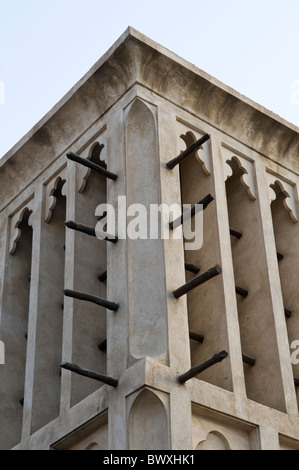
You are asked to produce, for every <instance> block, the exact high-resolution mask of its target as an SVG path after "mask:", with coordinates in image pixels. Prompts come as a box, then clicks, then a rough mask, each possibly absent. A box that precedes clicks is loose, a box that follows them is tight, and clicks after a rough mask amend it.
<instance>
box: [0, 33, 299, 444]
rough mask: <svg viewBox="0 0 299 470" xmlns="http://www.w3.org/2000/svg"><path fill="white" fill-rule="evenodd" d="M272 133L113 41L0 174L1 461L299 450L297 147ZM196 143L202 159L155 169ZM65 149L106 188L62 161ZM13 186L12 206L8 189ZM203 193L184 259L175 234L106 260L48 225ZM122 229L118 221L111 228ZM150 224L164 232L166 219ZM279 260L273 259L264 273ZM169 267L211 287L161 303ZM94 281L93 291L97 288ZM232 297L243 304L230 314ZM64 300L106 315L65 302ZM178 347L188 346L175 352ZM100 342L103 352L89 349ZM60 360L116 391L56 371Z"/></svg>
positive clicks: (88, 241) (195, 80)
mask: <svg viewBox="0 0 299 470" xmlns="http://www.w3.org/2000/svg"><path fill="white" fill-rule="evenodd" d="M111 77H112V78H113V79H111ZM169 77H170V78H169ZM190 80H191V82H190ZM187 84H188V85H187ZM191 84H192V87H191ZM208 92H209V93H208ZM103 93H104V95H105V99H104V100H101V97H102V95H103ZM205 93H207V94H208V95H209V96H210V101H207V100H206V98H205V96H206V95H205ZM275 119H276V118H275V117H274V116H273V115H271V113H269V112H266V110H263V109H262V108H261V107H259V106H258V105H255V104H254V103H251V102H249V100H247V99H245V98H241V97H240V96H239V95H238V94H237V93H235V92H233V91H232V90H229V89H228V88H227V87H225V86H223V85H222V84H219V83H217V82H216V81H215V80H214V79H213V80H212V79H211V77H208V76H207V75H206V74H204V73H203V72H201V71H198V70H197V69H195V68H194V67H193V66H190V64H187V63H185V62H184V61H182V60H181V59H179V58H177V57H175V56H174V55H173V54H171V53H169V52H167V51H166V50H164V49H162V48H161V47H160V46H157V45H156V44H155V43H152V42H151V41H150V40H148V39H147V38H144V37H142V36H141V35H140V34H139V33H137V32H134V31H133V30H129V32H127V33H126V34H125V35H124V36H123V37H122V38H121V39H120V40H119V42H118V43H117V44H116V45H115V46H114V47H113V48H112V49H111V50H110V51H109V52H108V53H107V55H106V56H105V57H104V58H103V59H102V60H100V62H99V63H98V64H97V65H96V66H95V67H94V68H93V69H92V71H91V72H90V73H89V74H88V75H87V76H86V77H85V78H84V79H83V81H81V82H80V84H78V86H77V88H76V89H74V90H73V91H72V92H70V94H69V95H68V96H67V97H66V98H65V99H64V100H63V102H62V103H60V105H59V106H57V107H56V108H55V109H54V110H53V112H52V113H51V114H50V115H49V116H48V117H47V119H46V118H45V120H43V121H42V122H41V123H40V124H39V125H38V126H37V127H38V128H36V129H35V131H34V132H32V134H31V135H30V136H28V140H27V141H23V142H22V143H20V144H19V145H18V146H17V147H16V148H15V149H14V150H13V151H12V152H11V154H9V155H8V156H6V157H5V158H4V160H3V162H2V166H1V167H0V180H1V181H4V183H5V184H4V183H3V185H2V184H1V186H0V193H1V196H3V198H2V205H1V212H0V226H1V229H2V230H1V232H0V237H1V238H0V240H1V244H0V295H1V297H0V301H1V304H0V305H1V310H0V312H1V317H0V340H2V341H4V343H5V347H6V357H7V362H6V364H5V365H0V374H1V377H3V379H2V378H1V380H0V395H1V400H0V403H1V404H0V408H1V416H3V417H4V419H1V421H0V428H1V427H2V430H1V429H0V436H2V437H1V444H0V447H1V448H3V449H6V448H12V447H14V448H15V449H49V448H54V449H70V450H75V449H88V450H89V449H90V450H92V449H93V450H96V449H111V450H113V449H140V448H143V449H174V450H177V449H198V450H204V449H223V450H225V449H246V450H248V449H280V448H281V449H289V448H292V449H298V448H299V434H298V429H299V426H298V424H299V416H298V401H297V400H298V398H297V397H298V389H297V388H296V387H295V383H294V378H297V379H298V378H299V376H298V373H299V372H298V366H297V365H293V364H292V363H291V351H290V345H291V342H292V341H294V340H296V339H298V340H299V332H298V321H297V317H296V311H297V309H298V298H297V297H298V296H297V295H296V292H297V286H296V272H297V269H298V267H297V265H298V263H297V262H296V260H297V255H296V253H297V251H298V250H297V247H296V243H297V242H296V240H297V238H298V237H297V236H296V234H297V231H298V230H299V229H298V190H297V185H298V182H299V180H298V173H297V161H296V159H295V157H294V155H295V154H296V149H297V148H298V145H299V137H298V130H296V129H294V128H293V127H292V126H291V125H288V124H287V123H284V122H283V121H282V120H280V119H279V118H277V120H275ZM257 122H259V123H260V125H259V127H257V125H256V123H257ZM274 128H275V129H276V130H277V134H275V138H273V141H272V142H269V139H268V140H267V139H266V134H267V135H268V133H269V130H271V129H274ZM206 133H207V134H208V135H209V136H210V139H209V140H208V141H207V142H206V143H205V144H204V145H203V148H202V149H199V150H198V151H196V152H193V154H191V155H190V156H189V157H188V158H187V159H186V161H185V162H184V163H182V164H181V165H180V166H176V167H175V168H174V169H173V170H169V169H168V168H167V167H166V163H167V162H168V161H169V160H171V159H172V158H174V157H175V156H177V155H178V154H179V153H180V152H181V151H182V150H184V149H185V148H186V147H187V146H188V145H190V144H191V143H192V142H194V141H195V140H197V139H199V138H200V137H201V136H203V135H204V134H206ZM286 140H287V141H288V143H289V145H288V147H286V146H285V141H286ZM282 142H283V143H282ZM41 149H42V154H43V155H44V159H43V160H42V159H40V157H39V155H40V153H39V151H41ZM33 150H34V151H33ZM281 150H284V152H283V153H281ZM69 151H72V152H75V153H77V154H78V155H80V156H81V157H83V158H86V159H91V160H92V161H94V162H97V163H98V164H100V165H101V166H102V167H105V168H107V169H108V170H109V171H111V172H113V173H115V174H116V175H117V179H116V180H115V181H112V180H108V179H107V180H106V179H105V178H104V177H103V176H100V175H99V174H97V173H95V172H93V171H90V170H88V169H87V168H85V167H83V166H81V165H79V164H76V163H74V162H72V161H69V160H67V158H66V153H67V152H69ZM28 155H33V157H32V159H29V157H28ZM282 155H283V157H282ZM24 161H26V165H24V164H23V162H24ZM18 168H19V169H20V168H22V169H23V173H22V180H21V181H19V176H16V169H18ZM14 178H16V181H15V183H16V185H18V184H19V186H18V190H16V188H15V187H11V185H9V184H7V181H6V180H7V179H10V181H12V180H13V179H14ZM273 188H274V190H273ZM207 194H211V195H212V197H213V201H212V202H211V203H210V204H209V206H208V207H207V208H206V209H205V210H204V213H203V243H202V246H201V247H200V248H198V249H196V250H193V251H190V250H187V249H186V245H185V244H184V240H183V238H182V237H177V238H176V236H175V233H176V234H179V233H180V231H181V229H180V228H178V229H176V230H177V231H176V232H171V233H170V237H169V238H167V239H161V238H160V239H158V240H142V239H141V240H140V239H137V240H131V239H126V238H125V237H124V238H120V239H119V240H118V241H117V243H115V244H114V243H109V242H106V241H103V240H98V239H97V238H94V237H90V236H88V235H86V234H83V233H80V232H76V231H73V230H71V229H68V228H66V227H65V225H64V220H75V221H77V222H79V223H83V224H87V225H90V226H93V227H94V226H95V224H96V222H97V218H96V216H95V209H96V207H97V205H98V204H100V203H103V202H108V203H111V204H112V205H113V206H114V208H115V209H116V208H117V206H118V202H119V200H118V197H119V196H122V197H124V196H126V198H127V199H126V206H124V210H126V208H128V207H129V206H130V205H131V204H133V203H143V204H144V205H145V207H147V208H148V207H149V204H162V203H164V204H168V205H171V204H178V205H181V204H194V203H196V202H198V201H199V200H200V199H201V198H202V197H204V196H206V195H207ZM29 213H30V214H31V215H30V218H29V220H28V218H27V216H28V215H29ZM26 214H27V215H26ZM23 217H25V219H24V220H23ZM118 217H121V214H120V213H118ZM134 220H135V222H136V215H134V214H132V213H130V214H129V216H128V218H127V222H129V223H132V222H133V223H134ZM25 222H26V223H27V228H26V223H25ZM28 222H29V226H28ZM160 222H161V225H162V226H163V227H164V228H166V227H168V224H169V220H168V219H167V218H162V219H161V221H160ZM24 225H25V226H24ZM230 228H233V229H235V230H239V231H242V238H240V239H236V238H234V237H232V236H231V235H230ZM136 230H137V228H136ZM277 251H279V252H281V253H283V254H284V258H283V260H281V261H279V262H278V259H277ZM185 263H192V264H194V265H196V266H198V267H199V268H200V272H199V274H200V273H203V272H205V271H206V270H208V269H209V268H211V267H213V266H215V265H219V266H221V273H220V274H219V275H218V276H216V277H215V278H213V279H210V280H209V281H207V282H206V283H204V284H202V285H200V286H198V287H196V288H195V289H194V290H192V291H190V292H189V293H188V294H187V295H183V296H182V297H180V298H178V299H177V298H175V297H174V295H173V291H174V290H176V289H177V288H178V287H180V286H182V285H184V284H185V283H186V282H187V281H189V280H191V279H192V277H194V276H195V274H193V273H190V272H189V271H187V270H186V269H185ZM104 271H107V280H106V281H105V282H100V281H99V279H98V276H99V275H100V274H101V273H103V272H104ZM29 273H31V274H30V282H29V281H28V275H29ZM25 281H26V282H25ZM236 285H239V286H240V287H242V288H244V289H247V290H248V295H247V297H246V298H243V297H241V296H239V295H238V294H236ZM64 288H67V289H75V290H79V291H83V292H86V293H88V294H93V295H97V296H100V297H103V298H106V299H108V300H110V301H113V302H116V303H118V304H119V308H118V310H117V311H115V312H114V311H110V310H105V309H104V308H103V307H100V306H98V305H94V304H92V303H88V302H85V301H82V300H76V299H73V298H71V297H66V296H64V295H63V289H64ZM285 308H287V309H289V310H291V311H292V316H291V318H286V316H285ZM18 318H22V321H18ZM15 324H16V325H17V328H16V327H15V326H14V325H15ZM190 332H193V333H197V334H201V335H203V336H204V341H203V342H202V343H200V342H198V341H194V340H192V339H190ZM25 334H27V339H26V338H25V336H24V335H25ZM105 339H107V350H106V351H100V350H99V348H98V343H99V342H100V341H103V340H105ZM221 350H225V351H226V352H227V353H228V357H227V358H226V359H224V360H223V361H222V362H221V363H218V364H215V365H213V366H212V367H210V368H209V369H207V370H205V371H204V372H202V373H201V374H199V375H197V376H195V377H194V378H192V379H191V380H188V381H187V382H186V383H185V384H180V383H179V382H178V376H179V375H181V374H183V373H185V372H186V371H188V370H189V369H190V367H192V366H195V365H197V364H199V363H202V362H204V361H206V360H207V359H209V358H210V357H211V356H212V355H214V354H215V353H217V352H219V351H221ZM244 354H245V355H248V356H250V357H252V358H253V359H255V361H256V362H255V365H251V366H249V365H248V364H246V363H245V362H244V356H243V355H244ZM61 362H71V363H75V364H77V365H78V366H81V367H85V368H87V369H91V370H93V371H95V372H98V373H101V374H106V375H108V376H111V377H113V378H116V379H117V380H118V381H119V382H118V385H117V386H116V387H112V386H109V385H107V384H103V383H102V382H100V381H96V380H93V379H90V378H86V377H82V376H79V375H77V374H75V373H73V372H70V371H68V370H65V369H63V370H61V368H60V363H61ZM18 371H19V372H18ZM23 397H24V402H23V406H22V405H21V404H20V402H19V400H20V399H21V398H23ZM4 429H5V432H4Z"/></svg>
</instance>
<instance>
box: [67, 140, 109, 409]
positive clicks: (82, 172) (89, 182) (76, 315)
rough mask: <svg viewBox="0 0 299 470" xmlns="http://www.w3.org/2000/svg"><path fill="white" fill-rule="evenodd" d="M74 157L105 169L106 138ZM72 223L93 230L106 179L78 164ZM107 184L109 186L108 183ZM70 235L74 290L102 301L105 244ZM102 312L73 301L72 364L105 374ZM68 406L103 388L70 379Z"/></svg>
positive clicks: (104, 199) (92, 382)
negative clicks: (72, 249) (73, 219)
mask: <svg viewBox="0 0 299 470" xmlns="http://www.w3.org/2000/svg"><path fill="white" fill-rule="evenodd" d="M78 154H79V155H80V156H81V157H83V158H87V159H88V160H91V161H92V162H94V163H96V164H97V165H100V166H102V167H103V168H105V169H107V165H106V161H105V160H106V135H105V132H104V133H103V134H101V135H100V136H98V137H97V138H96V139H95V140H94V141H93V142H92V143H89V145H88V146H87V147H86V148H85V149H84V150H82V151H80V152H78ZM76 183H77V192H76V201H75V220H76V221H79V222H80V223H82V224H85V225H89V226H92V227H95V225H96V223H97V218H96V216H95V210H96V208H97V206H98V205H99V204H102V203H106V202H107V179H106V178H105V177H104V176H103V175H101V174H99V173H97V172H95V171H91V170H89V169H86V168H85V167H82V166H81V165H76ZM108 184H109V183H108ZM73 236H74V270H75V271H74V289H75V290H78V291H81V292H86V293H89V294H92V295H96V296H99V297H103V298H106V281H102V282H101V281H100V280H99V276H100V275H101V274H103V273H104V272H105V271H106V270H107V242H106V241H104V240H99V239H98V238H94V237H90V236H88V235H86V234H84V233H81V232H73ZM106 335H107V332H106V310H105V309H104V308H103V307H99V306H98V305H95V304H92V303H90V302H82V301H80V300H76V299H75V300H74V301H73V334H72V362H73V363H75V364H80V365H81V366H82V367H85V368H87V369H91V370H94V371H97V372H100V373H102V374H105V373H106V352H105V351H100V350H99V349H98V344H99V342H101V341H103V340H104V339H106V337H107V336H106ZM71 381H72V385H71V405H72V406H73V405H75V404H76V403H78V402H79V401H81V400H82V399H84V398H85V397H86V396H88V395H89V394H91V393H92V392H94V391H95V390H97V389H98V388H99V387H101V386H103V384H101V383H100V382H97V381H95V380H92V379H88V378H85V379H84V380H82V378H81V377H80V376H79V375H77V374H72V376H71Z"/></svg>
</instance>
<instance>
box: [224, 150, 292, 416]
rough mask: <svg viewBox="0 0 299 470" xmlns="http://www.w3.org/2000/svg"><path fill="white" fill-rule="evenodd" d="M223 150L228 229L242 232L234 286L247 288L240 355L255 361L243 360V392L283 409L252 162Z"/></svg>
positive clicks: (235, 245) (234, 243) (235, 241)
mask: <svg viewBox="0 0 299 470" xmlns="http://www.w3.org/2000/svg"><path fill="white" fill-rule="evenodd" d="M222 151H223V156H224V158H225V161H226V170H227V180H226V183H225V184H226V196H227V205H228V216H229V227H230V229H231V230H235V231H238V232H240V233H241V234H242V236H241V238H237V237H235V236H231V249H232V258H233V268H234V276H235V285H236V286H239V287H241V288H243V289H245V290H247V292H248V295H247V296H245V297H243V296H242V295H240V294H236V297H237V299H236V300H237V307H238V317H239V325H240V335H241V346H242V353H243V354H245V355H247V356H250V357H252V358H253V359H255V360H256V362H255V365H253V366H250V365H248V364H246V363H244V375H245V385H246V392H247V396H248V398H249V399H251V400H254V401H256V402H259V403H262V404H264V405H267V406H270V407H273V408H276V409H278V410H281V411H285V402H284V394H283V388H282V378H281V372H280V365H279V357H278V346H277V338H276V331H275V325H274V317H273V310H272V301H271V294H270V286H269V280H268V273H267V263H266V253H265V246H264V238H263V231H262V220H261V215H260V208H259V204H258V199H257V194H256V183H255V173H254V171H255V169H254V163H253V162H252V161H250V160H248V159H246V158H245V157H243V156H241V155H239V154H237V153H234V151H232V150H229V149H226V148H223V149H222Z"/></svg>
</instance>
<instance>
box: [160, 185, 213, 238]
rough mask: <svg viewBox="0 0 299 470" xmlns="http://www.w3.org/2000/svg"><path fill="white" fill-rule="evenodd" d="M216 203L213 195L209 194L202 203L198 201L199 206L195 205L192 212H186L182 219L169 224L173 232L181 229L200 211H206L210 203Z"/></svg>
mask: <svg viewBox="0 0 299 470" xmlns="http://www.w3.org/2000/svg"><path fill="white" fill-rule="evenodd" d="M212 201H214V198H213V196H211V194H208V195H207V196H205V197H204V198H202V199H201V200H200V201H198V203H197V204H195V205H194V206H193V207H191V209H190V210H188V211H186V212H184V213H183V214H182V215H180V217H178V218H177V219H175V220H173V221H172V222H169V228H170V229H171V230H173V229H175V228H177V227H179V226H180V225H182V224H183V222H184V221H186V220H188V219H190V218H191V217H193V216H194V215H195V214H196V213H197V212H198V211H200V210H205V209H206V207H208V205H209V204H210V202H212Z"/></svg>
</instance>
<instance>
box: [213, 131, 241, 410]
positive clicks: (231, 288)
mask: <svg viewBox="0 0 299 470" xmlns="http://www.w3.org/2000/svg"><path fill="white" fill-rule="evenodd" d="M211 146H212V151H211V154H212V160H213V173H214V181H215V204H216V207H217V221H218V234H217V236H218V238H219V247H220V256H221V268H222V279H223V287H224V306H223V314H224V315H226V321H227V334H228V342H229V357H230V363H231V373H232V382H233V390H234V393H235V397H236V407H237V408H238V407H241V408H242V406H243V404H244V399H246V390H245V382H244V370H243V362H242V349H241V341H240V329H239V322H238V309H237V301H236V293H235V279H234V268H233V261H232V251H231V239H230V231H229V229H230V227H229V221H228V209H227V199H226V191H225V170H224V165H225V162H224V161H223V159H222V154H221V136H220V135H219V134H217V133H216V132H215V133H213V134H212V136H211ZM239 411H241V409H240V410H239Z"/></svg>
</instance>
